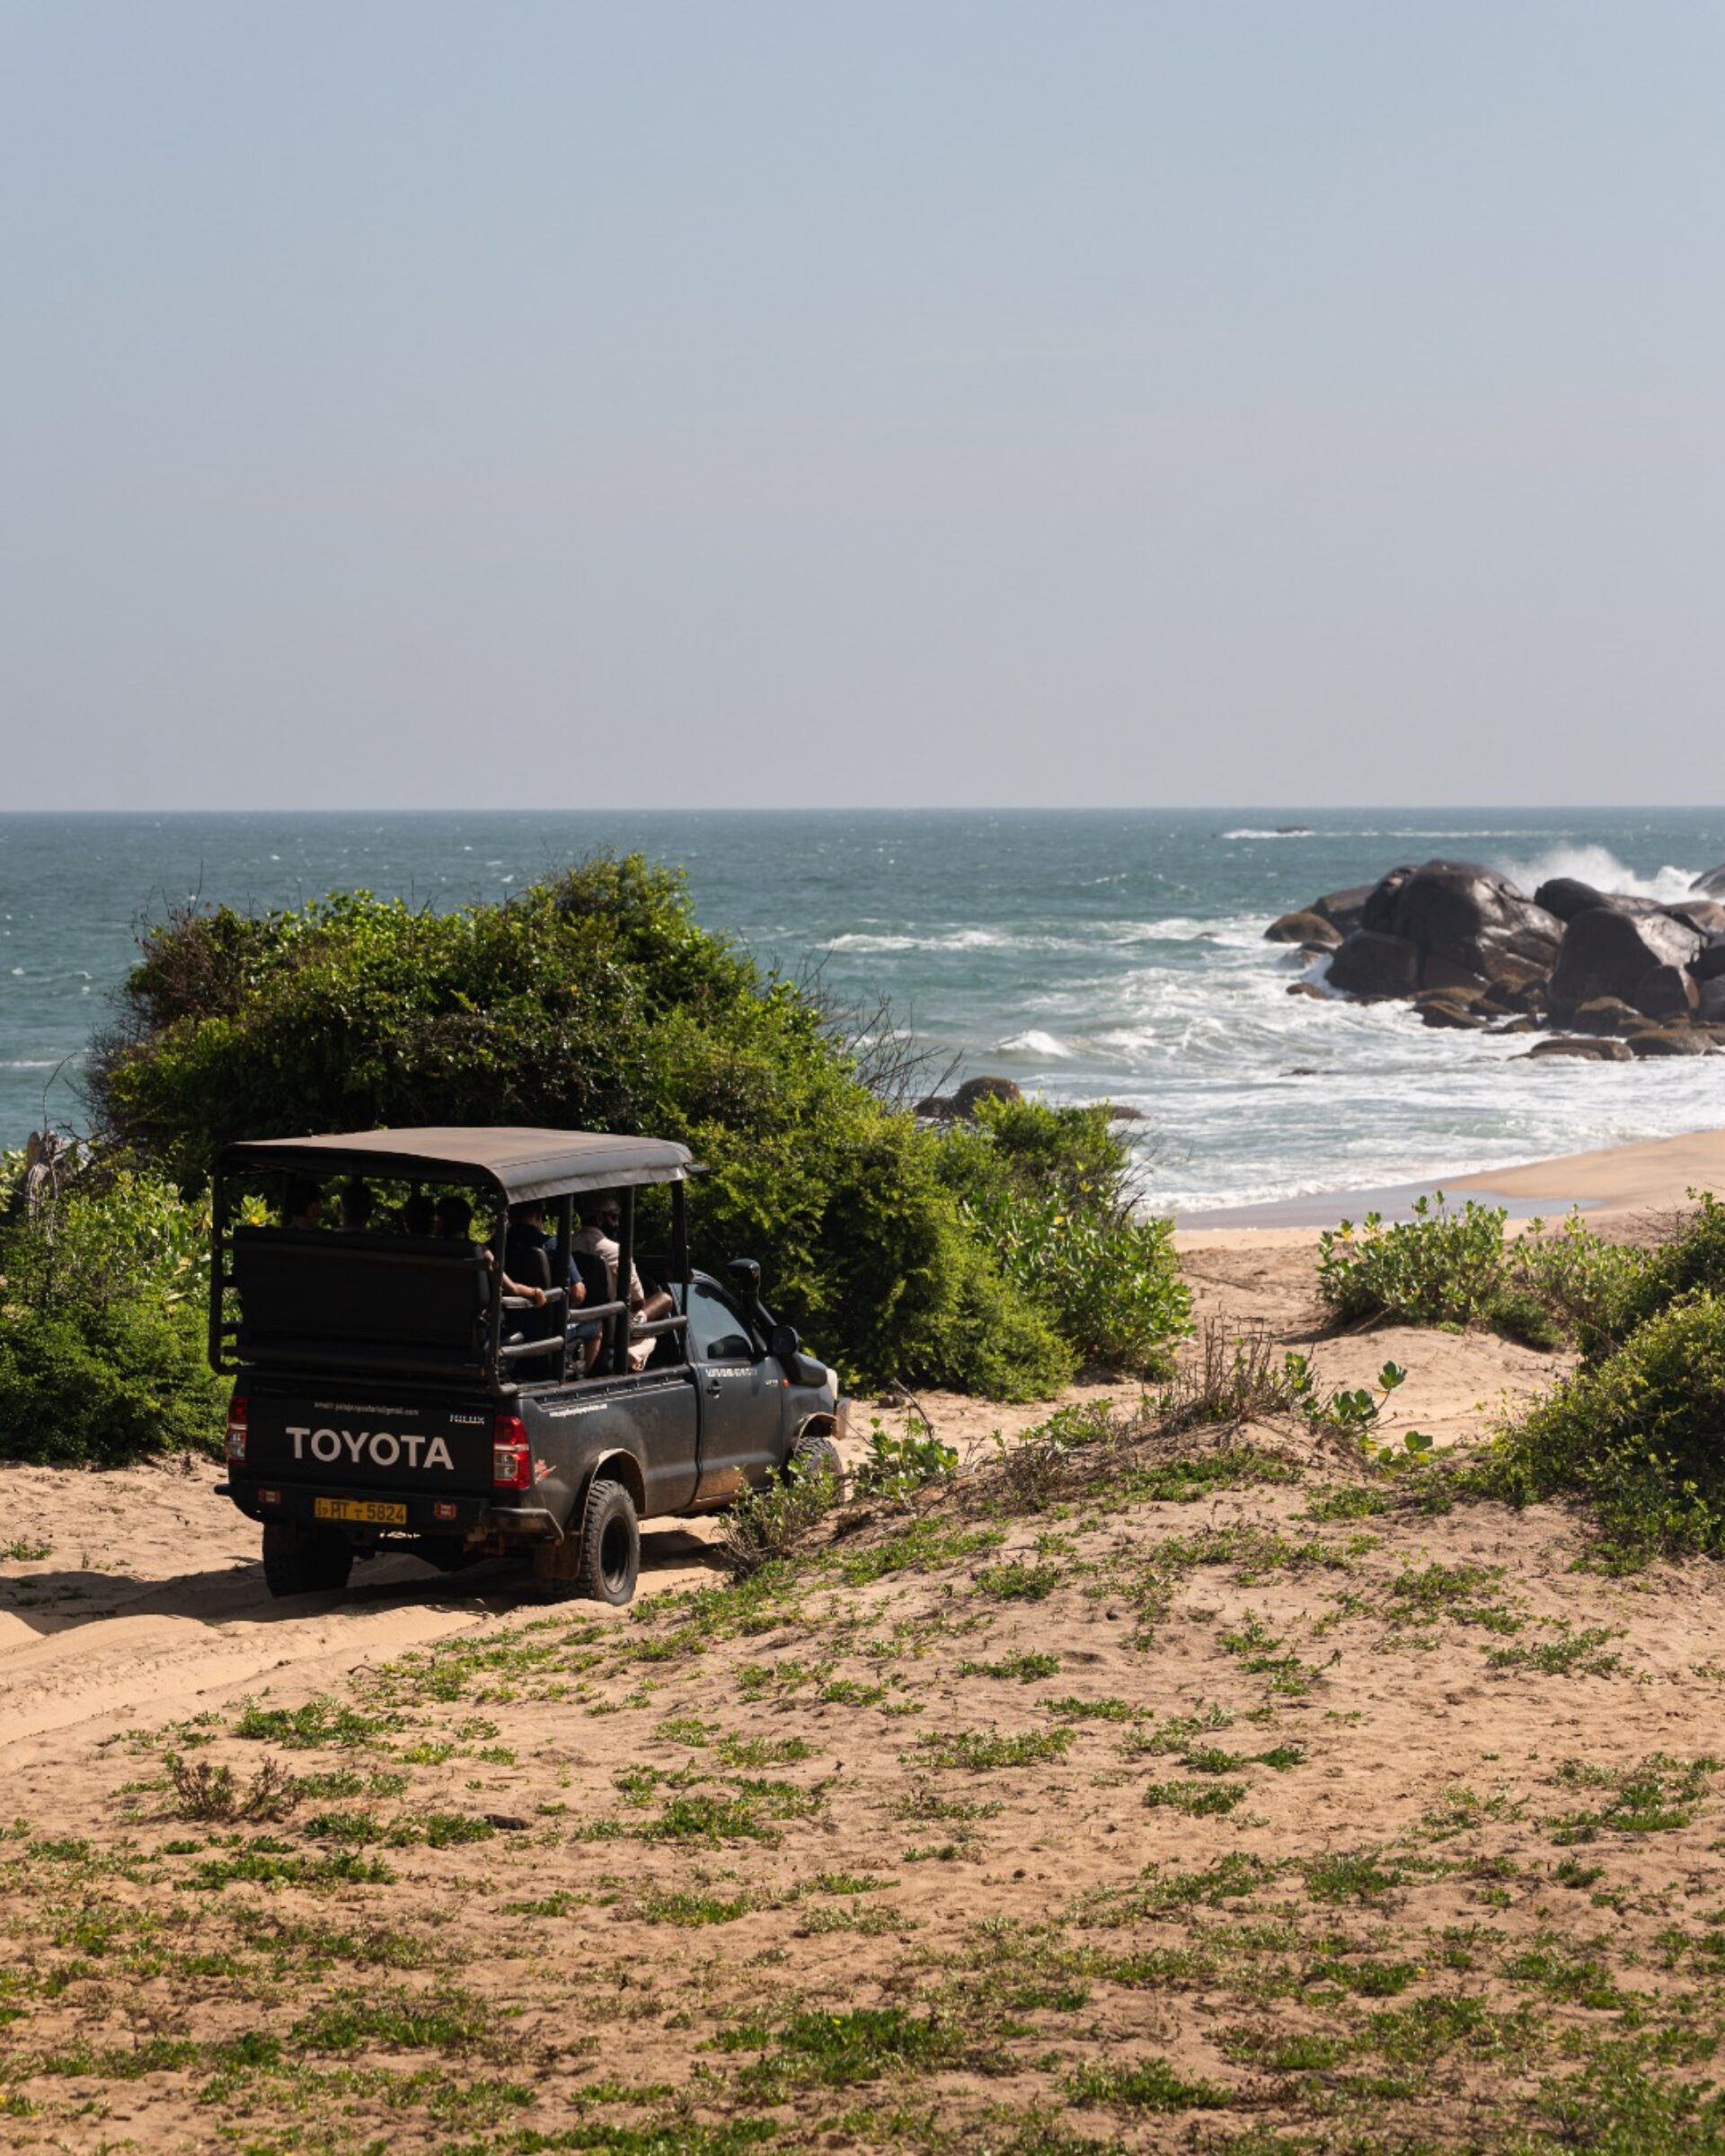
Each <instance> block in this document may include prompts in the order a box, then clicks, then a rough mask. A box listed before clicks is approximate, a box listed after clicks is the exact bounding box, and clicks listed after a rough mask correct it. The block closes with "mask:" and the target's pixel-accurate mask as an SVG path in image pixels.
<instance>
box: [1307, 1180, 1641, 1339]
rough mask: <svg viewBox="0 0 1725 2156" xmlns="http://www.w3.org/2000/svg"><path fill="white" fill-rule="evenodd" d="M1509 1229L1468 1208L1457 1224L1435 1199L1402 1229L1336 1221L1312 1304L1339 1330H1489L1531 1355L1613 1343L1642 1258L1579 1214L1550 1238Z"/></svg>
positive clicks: (1421, 1201) (1483, 1210) (1532, 1228)
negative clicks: (1375, 1322)
mask: <svg viewBox="0 0 1725 2156" xmlns="http://www.w3.org/2000/svg"><path fill="white" fill-rule="evenodd" d="M1507 1221H1508V1212H1507V1211H1506V1209H1505V1208H1504V1207H1503V1206H1482V1205H1480V1204H1479V1203H1478V1202H1477V1201H1476V1200H1474V1199H1473V1198H1468V1199H1467V1200H1465V1202H1464V1205H1463V1207H1462V1210H1461V1211H1460V1212H1459V1213H1457V1212H1455V1211H1453V1210H1452V1209H1451V1208H1450V1207H1449V1206H1447V1205H1446V1202H1445V1199H1444V1194H1443V1192H1442V1191H1441V1190H1440V1191H1438V1193H1437V1194H1436V1196H1435V1198H1432V1199H1428V1198H1424V1197H1421V1198H1418V1199H1416V1200H1415V1202H1414V1206H1413V1218H1412V1219H1411V1220H1404V1221H1398V1222H1396V1223H1394V1224H1393V1225H1389V1226H1386V1225H1385V1224H1384V1221H1383V1220H1382V1218H1381V1217H1380V1216H1379V1215H1377V1214H1376V1213H1368V1214H1367V1215H1366V1218H1365V1220H1364V1222H1363V1223H1362V1224H1361V1225H1360V1226H1359V1227H1358V1228H1356V1227H1355V1226H1354V1224H1352V1222H1351V1221H1344V1222H1343V1223H1342V1224H1341V1226H1340V1228H1339V1229H1336V1230H1334V1231H1329V1232H1326V1233H1324V1234H1323V1236H1322V1237H1321V1238H1320V1241H1319V1256H1318V1292H1319V1294H1320V1295H1321V1296H1322V1298H1323V1301H1324V1302H1325V1303H1327V1304H1328V1305H1329V1306H1330V1308H1331V1310H1332V1311H1333V1312H1335V1314H1336V1316H1337V1318H1338V1319H1339V1320H1340V1321H1342V1322H1343V1323H1355V1322H1358V1321H1363V1320H1366V1319H1370V1318H1377V1317H1387V1318H1394V1319H1397V1320H1399V1321H1401V1322H1402V1323H1403V1324H1406V1325H1479V1324H1483V1325H1491V1326H1494V1327H1496V1329H1497V1330H1499V1332H1503V1333H1507V1334H1508V1335H1509V1337H1510V1338H1511V1339H1518V1340H1524V1341H1526V1342H1527V1343H1528V1344H1529V1345H1530V1346H1533V1347H1556V1346H1557V1345H1558V1344H1559V1343H1560V1342H1561V1341H1562V1340H1566V1339H1576V1340H1579V1343H1580V1345H1581V1346H1582V1347H1583V1348H1584V1349H1586V1348H1590V1347H1592V1346H1593V1345H1594V1344H1596V1343H1597V1342H1599V1341H1601V1340H1606V1339H1616V1338H1620V1337H1621V1335H1622V1332H1623V1330H1625V1329H1626V1328H1625V1326H1624V1321H1623V1310H1624V1308H1625V1305H1626V1303H1627V1302H1628V1300H1629V1299H1630V1298H1631V1296H1632V1294H1633V1292H1634V1291H1635V1288H1636V1285H1637V1283H1639V1282H1640V1280H1641V1277H1642V1275H1643V1274H1644V1272H1645V1271H1646V1269H1647V1264H1648V1260H1647V1259H1646V1257H1645V1256H1644V1254H1643V1253H1642V1252H1641V1251H1639V1250H1632V1249H1630V1248H1628V1247H1627V1246H1625V1245H1623V1244H1619V1243H1610V1242H1606V1241H1604V1240H1603V1238H1602V1237H1600V1236H1598V1235H1597V1234H1595V1233H1593V1231H1592V1230H1591V1229H1590V1228H1588V1226H1586V1224H1584V1223H1583V1221H1582V1219H1581V1216H1580V1215H1579V1214H1576V1213H1571V1214H1570V1215H1569V1216H1568V1217H1567V1218H1566V1219H1565V1220H1564V1222H1563V1223H1562V1224H1561V1227H1559V1228H1558V1229H1557V1230H1556V1232H1555V1233H1552V1234H1547V1233H1544V1223H1543V1222H1542V1221H1538V1220H1533V1221H1529V1222H1528V1224H1527V1226H1526V1231H1525V1232H1524V1233H1522V1234H1520V1235H1518V1236H1516V1237H1515V1238H1513V1239H1511V1238H1508V1236H1506V1234H1505V1224H1506V1222H1507Z"/></svg>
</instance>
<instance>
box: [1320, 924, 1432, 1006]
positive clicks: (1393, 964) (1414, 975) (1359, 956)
mask: <svg viewBox="0 0 1725 2156" xmlns="http://www.w3.org/2000/svg"><path fill="white" fill-rule="evenodd" d="M1330 985H1331V987H1332V988H1340V989H1343V990H1345V991H1346V993H1347V994H1349V995H1411V994H1413V992H1414V990H1415V989H1416V988H1418V986H1419V985H1420V952H1419V950H1418V948H1417V946H1415V945H1414V944H1412V943H1410V942H1409V941H1407V940H1406V939H1405V938H1404V937H1402V936H1386V935H1380V934H1379V933H1377V932H1376V931H1375V930H1373V929H1369V928H1359V929H1356V930H1355V931H1354V932H1353V934H1352V935H1351V936H1349V938H1348V940H1347V941H1346V942H1345V943H1343V945H1342V947H1341V949H1340V950H1339V951H1337V953H1336V955H1335V957H1334V958H1333V959H1331V961H1330Z"/></svg>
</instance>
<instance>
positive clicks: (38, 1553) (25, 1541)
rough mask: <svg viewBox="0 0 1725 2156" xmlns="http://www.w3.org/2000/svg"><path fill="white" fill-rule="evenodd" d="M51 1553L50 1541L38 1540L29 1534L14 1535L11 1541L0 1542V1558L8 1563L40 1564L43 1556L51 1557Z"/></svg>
mask: <svg viewBox="0 0 1725 2156" xmlns="http://www.w3.org/2000/svg"><path fill="white" fill-rule="evenodd" d="M53 1554H54V1545H53V1543H52V1542H38V1541H37V1539H36V1537H35V1536H34V1535H31V1534H19V1535H14V1536H13V1539H12V1541H11V1542H0V1558H4V1560H5V1561H6V1562H7V1563H8V1564H13V1565H34V1564H40V1561H41V1560H42V1559H43V1558H45V1557H52V1556H53Z"/></svg>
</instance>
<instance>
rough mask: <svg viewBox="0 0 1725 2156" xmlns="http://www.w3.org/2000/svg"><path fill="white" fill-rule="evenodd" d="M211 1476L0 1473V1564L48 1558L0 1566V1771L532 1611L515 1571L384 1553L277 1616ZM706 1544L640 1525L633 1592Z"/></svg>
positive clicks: (683, 1571) (672, 1528) (706, 1560)
mask: <svg viewBox="0 0 1725 2156" xmlns="http://www.w3.org/2000/svg"><path fill="white" fill-rule="evenodd" d="M216 1481H217V1474H216V1471H215V1470H214V1469H213V1468H212V1467H210V1466H208V1464H207V1463H204V1462H199V1464H198V1465H197V1467H196V1468H195V1469H194V1470H192V1471H186V1470H184V1469H181V1468H132V1469H126V1470H123V1471H119V1472H116V1473H109V1474H95V1473H87V1474H86V1473H68V1472H66V1471H55V1470H50V1469H44V1468H6V1469H4V1470H0V1551H4V1550H8V1549H14V1548H18V1547H20V1546H22V1549H23V1550H24V1551H34V1550H37V1549H40V1547H41V1546H42V1545H43V1544H46V1545H47V1550H46V1553H45V1554H44V1555H42V1556H40V1557H36V1556H31V1557H26V1558H17V1557H7V1558H6V1559H5V1560H4V1562H0V1744H4V1745H6V1746H7V1747H8V1749H9V1755H10V1756H11V1757H12V1758H13V1762H14V1763H21V1761H22V1758H24V1757H26V1756H34V1755H35V1754H36V1753H37V1751H38V1750H39V1748H40V1745H42V1744H43V1743H44V1742H47V1743H48V1744H49V1749H50V1750H51V1749H53V1748H55V1745H56V1743H57V1745H58V1746H59V1747H60V1748H64V1749H67V1750H76V1749H82V1748H83V1747H84V1745H88V1744H90V1743H92V1742H93V1741H99V1740H100V1739H101V1738H102V1736H107V1735H109V1734H111V1732H113V1731H115V1730H119V1729H124V1728H127V1727H130V1726H131V1725H133V1724H134V1723H136V1722H137V1721H139V1720H140V1719H145V1718H146V1717H147V1718H148V1719H151V1720H159V1719H162V1718H163V1717H164V1716H167V1717H180V1716H185V1715H190V1714H195V1713H198V1712H199V1711H201V1710H204V1709H205V1708H208V1707H210V1706H212V1705H215V1704H216V1703H217V1702H218V1701H222V1700H225V1699H226V1698H229V1697H231V1696H232V1695H233V1694H234V1693H235V1692H242V1691H245V1690H247V1689H258V1688H260V1687H261V1686H262V1685H266V1684H280V1683H284V1682H287V1683H290V1684H291V1685H292V1687H293V1689H294V1690H295V1691H296V1692H301V1693H303V1692H305V1691H306V1690H309V1689H315V1688H316V1687H317V1686H318V1685H319V1684H321V1683H327V1682H328V1681H329V1680H330V1679H331V1678H332V1677H333V1676H335V1675H338V1674H346V1673H347V1672H348V1671H350V1670H352V1669H354V1668H356V1667H357V1666H358V1665H359V1664H361V1663H364V1662H367V1661H371V1660H374V1659H380V1660H381V1659H383V1658H385V1657H388V1656H390V1655H394V1654H397V1653H399V1652H400V1651H401V1650H402V1649H403V1648H407V1647H412V1646H415V1645H418V1644H420V1642H422V1641H425V1640H428V1639H442V1638H444V1637H446V1636H447V1635H448V1634H450V1633H452V1632H458V1631H464V1630H469V1629H471V1628H473V1627H474V1626H479V1625H483V1624H486V1623H488V1622H490V1621H492V1620H493V1619H495V1618H496V1617H498V1616H499V1615H501V1614H503V1613H507V1612H509V1611H511V1610H514V1609H517V1608H518V1607H520V1606H521V1605H522V1604H524V1603H526V1602H530V1601H532V1600H533V1599H535V1590H534V1588H533V1587H532V1586H531V1585H530V1583H529V1582H528V1581H527V1579H526V1575H525V1573H524V1572H523V1570H522V1568H520V1567H519V1566H518V1565H507V1564H503V1563H501V1562H499V1563H493V1564H486V1565H480V1566H475V1567H474V1568H473V1570H471V1571H470V1572H466V1573H463V1574H462V1575H460V1577H458V1578H456V1579H451V1578H448V1577H445V1576H444V1575H443V1574H441V1573H438V1572H437V1571H434V1570H433V1569H432V1568H431V1567H430V1566H429V1565H425V1564H421V1563H420V1561H419V1560H417V1559H415V1558H410V1557H390V1558H384V1559H380V1560H376V1561H375V1562H373V1563H371V1564H369V1565H364V1566H361V1567H360V1568H359V1569H358V1571H357V1573H356V1575H355V1579H354V1585H353V1586H352V1587H351V1589H350V1590H349V1592H347V1593H346V1594H343V1595H300V1596H296V1597H295V1598H294V1599H293V1600H291V1601H288V1602H278V1601H276V1600H275V1599H274V1598H273V1597H272V1596H271V1595H270V1592H269V1590H268V1589H267V1588H266V1587H265V1586H264V1584H263V1568H262V1566H261V1563H260V1562H259V1560H258V1533H257V1530H256V1528H255V1527H253V1526H252V1524H251V1523H250V1522H249V1521H247V1520H245V1519H243V1518H242V1517H241V1515H239V1514H237V1513H236V1512H234V1509H233V1508H232V1507H231V1506H230V1505H229V1504H228V1503H227V1502H226V1499H225V1498H217V1496H216V1495H215V1490H214V1485H215V1483H216ZM708 1532H710V1531H708V1530H706V1529H705V1528H704V1526H700V1525H697V1526H696V1527H695V1528H694V1529H693V1530H691V1529H690V1528H689V1527H687V1526H682V1525H666V1526H663V1527H654V1528H649V1529H648V1530H647V1531H646V1533H644V1534H643V1536H642V1586H643V1588H644V1589H645V1590H648V1591H653V1590H659V1591H662V1590H663V1589H665V1588H668V1587H678V1586H689V1585H692V1584H694V1582H696V1581H698V1580H701V1579H704V1578H706V1577H710V1574H711V1569H712V1559H711V1558H710V1557H708V1556H707V1555H706V1554H705V1542H704V1539H703V1538H704V1536H705V1534H706V1533H708ZM21 1745H22V1747H24V1750H23V1752H22V1754H21V1753H20V1752H19V1751H18V1750H17V1749H16V1747H18V1746H21Z"/></svg>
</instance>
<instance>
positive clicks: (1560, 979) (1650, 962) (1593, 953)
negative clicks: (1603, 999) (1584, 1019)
mask: <svg viewBox="0 0 1725 2156" xmlns="http://www.w3.org/2000/svg"><path fill="white" fill-rule="evenodd" d="M1700 949H1701V938H1700V937H1699V936H1698V935H1697V934H1696V933H1695V932H1694V929H1693V928H1685V926H1684V924H1683V923H1682V922H1681V921H1674V920H1672V918H1671V917H1670V915H1668V914H1659V913H1653V914H1638V915H1631V914H1623V913H1619V912H1618V911H1617V910H1616V908H1615V907H1614V906H1590V907H1589V908H1588V911H1587V912H1586V913H1585V914H1578V915H1576V916H1575V918H1574V920H1573V921H1571V922H1570V924H1569V926H1568V927H1567V928H1566V929H1565V930H1564V931H1563V941H1562V945H1561V949H1560V950H1559V951H1558V954H1557V964H1556V965H1555V966H1554V967H1553V969H1552V981H1551V998H1552V1008H1553V1010H1554V1011H1556V1012H1560V1013H1562V1014H1565V1015H1567V1013H1568V1012H1571V1011H1576V1010H1579V1008H1580V1007H1581V1005H1582V1004H1583V1003H1592V1002H1593V1001H1594V1000H1595V998H1596V997H1598V996H1604V995H1612V996H1616V997H1618V998H1620V999H1621V1000H1622V1001H1623V1002H1624V1003H1636V1000H1637V999H1636V994H1635V992H1636V990H1637V989H1638V988H1639V987H1640V986H1641V983H1642V981H1643V980H1645V979H1646V977H1647V976H1648V975H1649V974H1650V973H1651V972H1652V971H1653V970H1654V968H1656V967H1661V966H1686V965H1687V964H1688V962H1689V960H1690V959H1693V958H1694V955H1695V953H1696V952H1697V951H1698V950H1700ZM1637 1007H1638V1008H1639V1004H1638V1006H1637Z"/></svg>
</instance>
